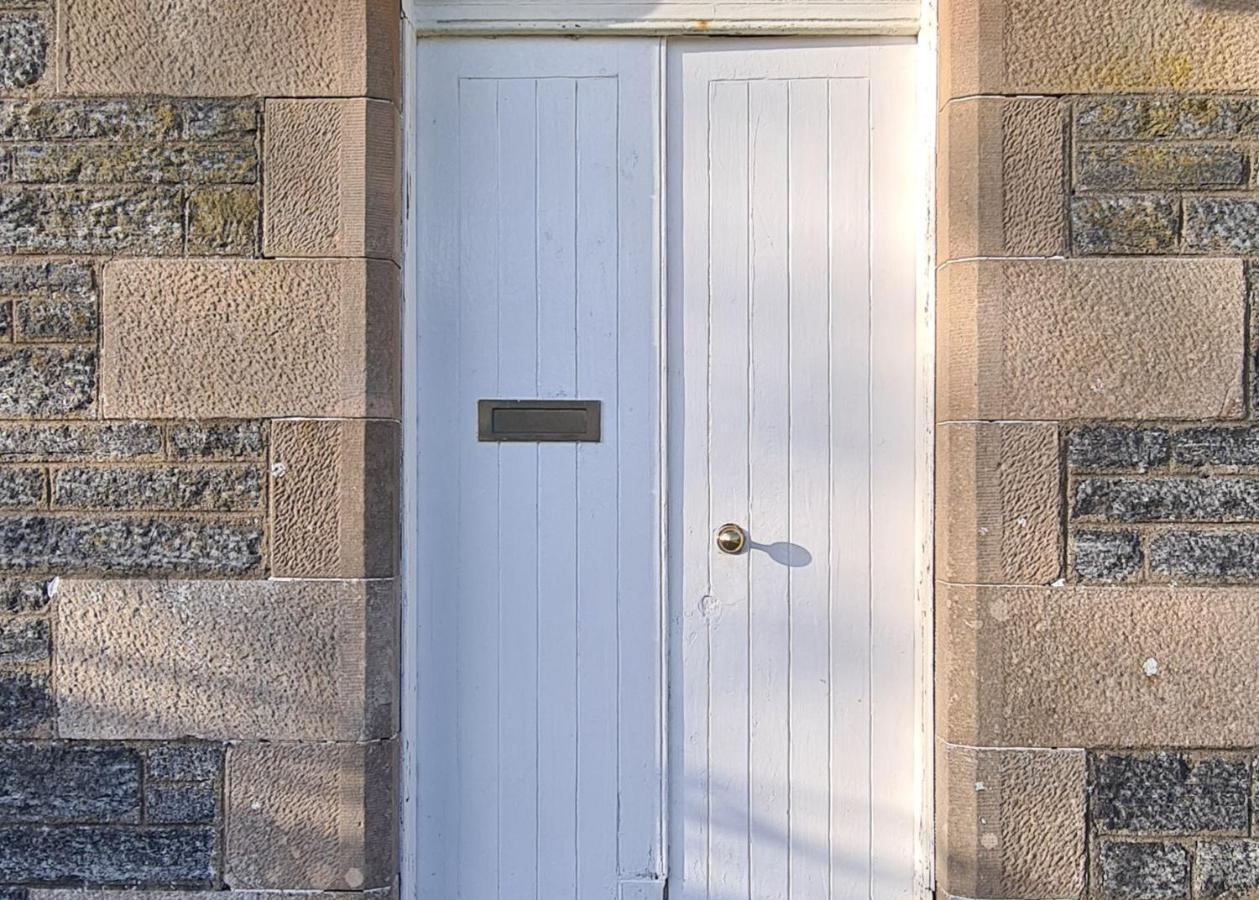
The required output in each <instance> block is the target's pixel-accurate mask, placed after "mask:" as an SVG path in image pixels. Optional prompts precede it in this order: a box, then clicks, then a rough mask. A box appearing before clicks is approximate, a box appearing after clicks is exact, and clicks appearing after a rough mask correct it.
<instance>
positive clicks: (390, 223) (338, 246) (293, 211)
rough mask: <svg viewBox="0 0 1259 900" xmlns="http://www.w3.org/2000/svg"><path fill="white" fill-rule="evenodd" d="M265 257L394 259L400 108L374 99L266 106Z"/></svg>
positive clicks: (286, 102) (398, 213)
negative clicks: (368, 257) (398, 109)
mask: <svg viewBox="0 0 1259 900" xmlns="http://www.w3.org/2000/svg"><path fill="white" fill-rule="evenodd" d="M266 121H267V131H266V149H265V152H264V155H265V159H266V165H267V180H266V183H265V189H266V199H265V202H264V204H263V205H264V208H265V209H266V223H265V235H264V244H265V248H266V253H267V255H268V256H370V257H377V258H381V259H392V260H394V261H397V260H398V259H399V258H400V254H401V244H400V232H399V228H398V225H399V222H400V221H401V218H402V216H401V208H400V206H399V203H400V201H401V198H402V190H401V180H400V179H401V176H400V172H401V166H400V150H399V135H400V129H399V127H398V112H397V110H396V109H395V108H394V106H393V104H391V103H382V102H380V101H376V100H272V101H268V103H267V110H266Z"/></svg>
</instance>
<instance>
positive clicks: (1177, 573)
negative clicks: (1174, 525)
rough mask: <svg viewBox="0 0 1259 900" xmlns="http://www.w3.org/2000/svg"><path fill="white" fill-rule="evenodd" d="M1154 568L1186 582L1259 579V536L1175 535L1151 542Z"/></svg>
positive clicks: (1234, 533) (1250, 533)
mask: <svg viewBox="0 0 1259 900" xmlns="http://www.w3.org/2000/svg"><path fill="white" fill-rule="evenodd" d="M1150 567H1151V569H1152V570H1153V571H1154V572H1155V573H1156V574H1158V575H1165V576H1168V577H1171V578H1181V579H1186V580H1195V581H1196V580H1215V579H1218V580H1223V581H1250V580H1253V579H1255V578H1259V532H1254V531H1173V532H1168V533H1166V534H1160V535H1157V536H1156V537H1155V538H1154V539H1153V540H1152V541H1151V542H1150Z"/></svg>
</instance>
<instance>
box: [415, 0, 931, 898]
mask: <svg viewBox="0 0 1259 900" xmlns="http://www.w3.org/2000/svg"><path fill="white" fill-rule="evenodd" d="M624 5H625V6H626V7H627V8H628V7H633V6H635V4H633V3H626V4H624ZM637 5H639V6H641V4H637ZM556 6H557V5H556V4H552V7H556ZM781 6H782V8H783V13H782V15H783V18H782V19H780V20H776V21H774V22H772V23H769V24H767V23H765V22H758V23H755V24H753V23H749V22H747V21H744V22H742V23H740V22H735V21H727V22H717V23H697V22H696V21H694V20H685V21H680V20H670V21H658V22H642V21H634V20H632V19H620V20H617V19H616V16H615V10H611V11H609V13H608V14H607V19H605V20H601V21H600V22H599V23H595V22H588V23H581V22H572V23H565V24H564V27H558V26H556V25H555V24H554V22H552V24H551V25H550V26H545V25H539V22H538V21H537V20H536V19H535V20H533V21H519V22H515V21H513V22H508V21H493V22H488V23H487V22H482V23H480V26H479V27H473V26H470V25H468V23H466V22H465V23H460V22H452V23H449V24H448V25H446V26H441V27H438V26H435V24H434V22H433V20H432V17H431V16H428V17H425V16H422V15H421V14H420V4H419V2H418V0H402V15H401V18H400V22H399V27H400V30H401V42H402V43H401V49H402V110H401V112H402V121H403V167H404V170H403V182H402V183H403V192H404V196H403V215H404V222H403V229H402V230H403V301H402V302H403V313H402V365H403V377H402V384H403V403H402V433H403V466H402V504H401V508H402V544H403V546H402V571H401V587H402V652H401V745H402V764H401V785H400V788H401V791H400V800H401V802H400V803H399V816H400V821H399V834H400V841H401V848H400V850H401V852H400V855H399V859H400V863H401V885H400V887H401V896H403V897H406V896H408V894H407V891H408V890H409V888H410V886H411V885H414V884H415V883H416V882H417V877H416V865H417V863H416V856H417V854H416V841H417V836H416V829H415V826H414V823H415V821H416V816H417V812H418V810H417V808H416V795H417V791H418V778H417V776H416V772H417V769H416V762H417V758H416V742H415V740H414V737H413V735H414V734H415V733H416V730H415V729H416V728H417V727H422V723H421V722H419V721H418V713H419V690H418V675H417V672H416V667H415V666H414V665H413V664H412V663H411V662H410V661H411V660H414V659H415V658H416V657H415V654H416V652H417V650H418V644H419V641H418V639H417V628H418V624H419V621H418V620H419V616H418V611H417V604H416V603H415V598H417V597H418V595H419V578H418V575H417V573H416V567H415V557H416V554H415V547H414V537H413V536H412V534H413V530H414V525H415V523H416V522H417V521H418V518H419V516H418V511H419V503H420V497H419V491H418V485H417V483H416V482H417V479H416V478H415V476H414V475H413V474H412V473H411V468H412V467H411V465H410V462H411V461H413V460H415V459H416V457H417V455H418V427H417V423H418V409H417V401H416V396H417V390H416V387H417V384H416V378H417V373H418V366H417V353H418V351H417V327H418V321H417V316H416V314H415V305H416V303H417V302H418V287H417V281H418V279H417V275H418V269H417V264H416V259H415V247H416V227H417V215H418V203H417V197H416V196H415V191H414V189H413V184H414V183H415V167H416V164H417V154H418V136H417V123H416V115H415V104H416V99H417V98H416V91H417V84H416V77H417V76H416V73H417V71H418V57H419V54H420V52H421V49H422V46H423V42H424V39H425V38H426V37H433V36H436V35H439V34H445V35H446V36H453V35H465V36H471V35H472V34H476V35H477V36H481V37H491V36H498V37H508V36H513V37H519V36H527V35H534V36H536V35H539V34H548V33H549V34H556V33H565V34H572V33H573V32H574V31H585V30H586V29H585V28H584V27H583V26H585V25H596V24H598V25H599V27H598V28H591V29H590V30H592V31H597V33H598V34H599V35H600V36H608V35H613V34H620V35H626V36H629V35H632V36H635V37H657V38H662V39H667V38H669V37H683V36H692V37H693V36H694V35H695V34H697V33H699V34H703V33H711V34H721V35H724V36H740V35H742V36H751V35H757V36H761V37H765V36H766V35H767V34H771V33H772V34H774V35H779V36H784V37H785V36H793V35H794V36H818V35H843V36H854V35H861V36H870V37H875V36H886V35H898V36H903V35H906V34H916V37H917V45H918V51H917V60H918V65H917V73H916V75H917V88H918V89H917V93H918V129H917V135H916V137H917V142H918V145H919V158H920V160H921V169H920V171H919V173H918V182H919V186H920V190H921V197H920V202H919V223H920V227H919V229H918V235H917V247H916V258H917V261H918V264H917V282H918V284H917V317H916V318H917V333H916V344H917V371H916V372H915V395H916V404H915V407H916V408H915V421H916V423H917V427H916V433H915V454H914V455H915V522H914V545H915V554H914V569H915V578H914V581H915V585H916V588H915V602H914V614H915V619H916V621H915V635H916V639H915V659H914V682H915V740H914V760H915V766H914V773H913V777H914V781H915V795H916V796H917V798H918V802H917V815H916V819H917V821H916V824H915V854H914V855H915V864H914V869H915V885H914V890H915V894H916V896H917V897H919V898H922V900H926V898H930V897H934V895H935V798H934V789H935V788H934V785H935V771H934V770H935V765H934V763H935V750H934V742H935V727H934V718H935V715H934V680H935V655H934V637H933V618H934V602H935V595H934V556H935V544H934V528H935V521H934V509H935V305H936V298H935V221H936V209H935V175H936V172H935V158H936V145H937V141H936V113H937V99H936V79H937V62H938V50H937V21H938V19H937V8H936V0H922V2H921V10H920V16H919V19H918V22H917V28H916V29H915V28H912V27H908V26H907V25H906V22H905V20H904V19H903V18H887V19H883V20H874V19H871V18H870V17H869V16H868V15H866V16H865V17H863V13H865V12H868V8H867V9H863V8H861V7H858V6H856V5H854V10H855V12H854V15H853V16H851V17H845V18H841V19H829V20H826V19H821V20H819V19H803V18H801V17H800V14H799V9H798V5H797V4H793V3H782V4H781ZM793 11H794V12H795V13H796V15H795V17H793V16H792V13H793ZM661 50H662V52H661V53H660V54H659V56H660V59H661V66H662V70H663V67H664V66H665V64H666V61H667V60H666V57H667V53H666V52H665V48H664V47H663V46H662V48H661ZM663 76H664V72H663V71H662V78H663ZM661 84H662V90H667V85H665V83H664V82H663V81H662V82H661ZM660 114H661V118H662V121H661V128H662V134H664V131H663V129H664V126H665V124H666V122H665V119H666V114H667V110H666V109H665V103H664V99H663V98H662V101H661V109H660ZM658 164H659V165H660V167H661V172H660V175H661V182H660V183H661V190H662V197H661V202H660V208H661V212H660V215H661V230H660V237H659V240H660V260H661V278H662V281H661V284H662V288H661V298H660V302H661V304H662V307H665V308H662V309H661V310H659V313H660V321H661V328H662V329H664V328H665V326H666V323H667V321H668V309H667V306H666V305H667V303H668V292H667V289H666V287H667V281H665V280H664V277H665V275H666V273H665V271H664V269H665V266H666V264H667V259H666V256H667V254H666V251H667V248H668V240H667V235H666V234H665V224H666V223H665V214H666V213H667V210H668V197H667V196H664V195H663V193H664V192H665V190H666V185H667V179H665V177H664V176H665V174H666V173H665V172H664V165H665V160H663V158H662V159H661V160H660V161H659V163H658ZM661 338H662V353H661V357H660V360H659V363H660V372H659V379H660V392H661V407H660V409H661V413H660V414H661V435H662V440H661V447H660V472H659V477H660V479H661V497H662V503H661V510H660V516H661V523H662V524H661V537H662V542H663V543H664V545H665V546H662V548H661V553H662V556H661V559H662V560H663V559H668V556H667V551H668V549H669V548H668V532H667V528H666V527H665V526H666V524H667V518H668V509H669V494H668V490H667V488H668V480H669V472H668V468H667V462H668V446H669V442H668V439H667V436H668V431H667V424H668V423H667V415H668V402H667V400H668V390H669V384H668V364H669V358H668V356H669V355H668V352H667V343H663V342H664V341H667V334H665V333H662V334H661ZM661 575H662V579H663V581H662V585H661V595H662V599H663V600H665V601H666V602H664V603H663V604H662V607H663V609H662V614H663V620H662V622H661V628H662V629H664V632H662V633H663V634H666V635H667V628H668V613H669V609H668V602H667V599H668V597H669V596H670V593H669V591H670V586H669V585H668V583H667V571H662V573H661ZM662 649H663V652H662V659H661V665H662V666H664V665H666V664H667V656H668V650H667V644H665V645H664V647H663V648H662ZM664 683H665V684H667V673H666V680H665V682H664ZM664 719H665V721H664V722H663V723H662V740H663V743H664V747H663V748H662V752H665V753H667V748H668V740H669V738H668V710H667V708H666V710H665V715H664ZM667 774H668V760H667V757H666V758H665V760H664V763H663V767H662V790H663V791H667V790H668V783H667ZM662 799H664V800H666V801H667V797H665V798H662ZM665 813H666V814H667V803H666V807H665ZM663 824H664V827H665V834H666V835H667V822H666V823H663ZM664 850H665V856H664V860H665V862H666V865H667V858H668V853H667V847H665V848H664Z"/></svg>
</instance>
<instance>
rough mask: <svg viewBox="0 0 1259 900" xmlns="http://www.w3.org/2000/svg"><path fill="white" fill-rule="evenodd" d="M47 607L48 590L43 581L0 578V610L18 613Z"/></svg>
mask: <svg viewBox="0 0 1259 900" xmlns="http://www.w3.org/2000/svg"><path fill="white" fill-rule="evenodd" d="M47 608H48V591H47V589H46V588H45V586H44V583H43V582H40V581H25V580H22V579H15V578H6V579H0V612H5V613H10V614H12V615H20V614H23V613H39V612H43V611H44V610H45V609H47Z"/></svg>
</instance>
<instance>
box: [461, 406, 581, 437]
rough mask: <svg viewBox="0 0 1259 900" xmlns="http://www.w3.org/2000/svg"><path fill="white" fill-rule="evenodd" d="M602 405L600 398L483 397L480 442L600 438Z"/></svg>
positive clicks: (478, 416)
mask: <svg viewBox="0 0 1259 900" xmlns="http://www.w3.org/2000/svg"><path fill="white" fill-rule="evenodd" d="M601 407H602V404H601V402H600V401H598V400H480V401H478V402H477V439H478V440H480V441H499V442H502V441H512V442H517V443H536V442H540V441H598V440H600V422H599V420H600V417H601V415H600V414H601V412H602V409H601Z"/></svg>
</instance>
